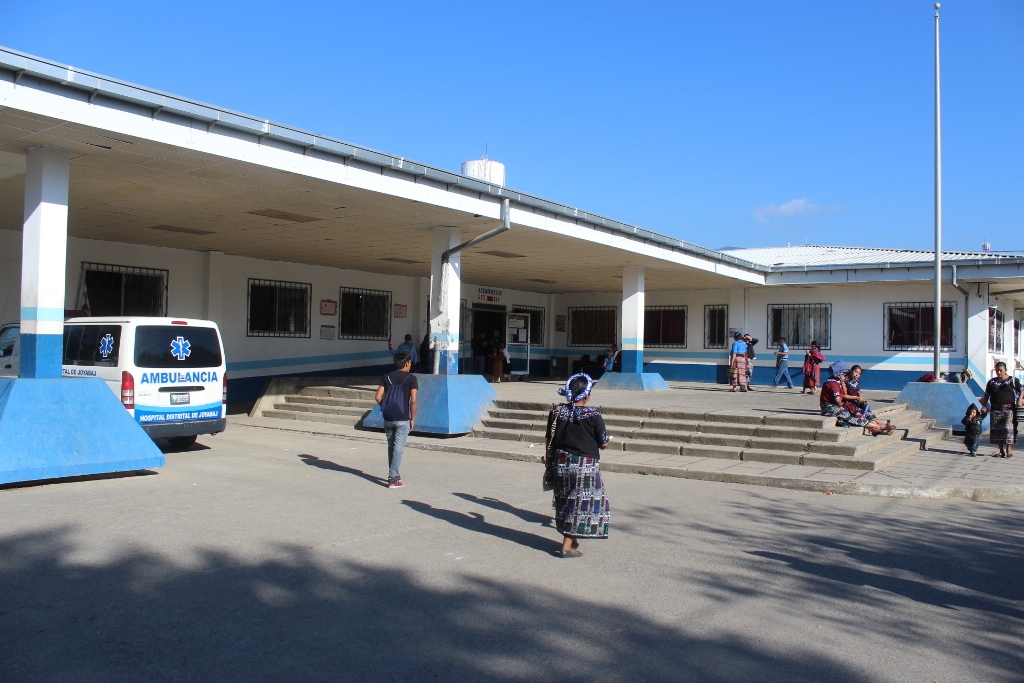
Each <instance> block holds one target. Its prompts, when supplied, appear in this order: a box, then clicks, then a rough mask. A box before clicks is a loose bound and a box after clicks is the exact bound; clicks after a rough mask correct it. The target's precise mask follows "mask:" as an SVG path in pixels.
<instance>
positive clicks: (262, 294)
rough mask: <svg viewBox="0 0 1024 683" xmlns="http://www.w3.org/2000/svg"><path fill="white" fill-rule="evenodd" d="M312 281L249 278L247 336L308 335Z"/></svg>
mask: <svg viewBox="0 0 1024 683" xmlns="http://www.w3.org/2000/svg"><path fill="white" fill-rule="evenodd" d="M312 289H313V286H312V285H311V284H308V283H305V282H280V281H277V280H255V279H250V280H249V324H248V330H247V334H248V336H250V337H308V336H309V307H310V299H311V298H312Z"/></svg>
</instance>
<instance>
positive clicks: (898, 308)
mask: <svg viewBox="0 0 1024 683" xmlns="http://www.w3.org/2000/svg"><path fill="white" fill-rule="evenodd" d="M955 310H956V309H955V308H954V304H953V303H952V302H949V301H945V302H943V303H942V321H941V322H942V331H941V334H942V347H941V348H942V349H943V350H945V351H952V350H953V318H954V317H955V316H954V313H955ZM884 348H885V350H886V351H931V350H933V349H934V348H935V304H932V303H892V304H885V344H884Z"/></svg>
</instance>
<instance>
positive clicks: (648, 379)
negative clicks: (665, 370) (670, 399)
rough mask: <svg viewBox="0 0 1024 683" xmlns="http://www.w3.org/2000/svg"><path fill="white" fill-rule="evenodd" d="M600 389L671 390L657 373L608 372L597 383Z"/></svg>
mask: <svg viewBox="0 0 1024 683" xmlns="http://www.w3.org/2000/svg"><path fill="white" fill-rule="evenodd" d="M597 388H598V389H617V390H620V391H665V390H668V389H671V387H669V385H668V384H667V383H666V382H665V380H664V379H663V378H662V376H661V375H659V374H658V373H656V372H606V373H605V374H603V375H601V379H600V381H599V382H598V383H597Z"/></svg>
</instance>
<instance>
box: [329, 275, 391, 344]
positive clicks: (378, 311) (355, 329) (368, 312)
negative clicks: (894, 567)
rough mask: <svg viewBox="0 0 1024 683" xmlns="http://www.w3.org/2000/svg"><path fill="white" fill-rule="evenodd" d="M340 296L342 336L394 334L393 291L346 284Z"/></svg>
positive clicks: (358, 336) (347, 337)
mask: <svg viewBox="0 0 1024 683" xmlns="http://www.w3.org/2000/svg"><path fill="white" fill-rule="evenodd" d="M338 299H339V301H340V310H339V311H338V339H379V340H385V339H387V338H388V337H390V336H391V292H384V291H380V290H376V289H351V288H349V287H342V288H341V289H340V294H339V295H338Z"/></svg>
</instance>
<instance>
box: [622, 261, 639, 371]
mask: <svg viewBox="0 0 1024 683" xmlns="http://www.w3.org/2000/svg"><path fill="white" fill-rule="evenodd" d="M621 358H622V372H623V373H640V372H643V371H644V269H643V268H641V267H638V266H625V267H623V269H622V354H621Z"/></svg>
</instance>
